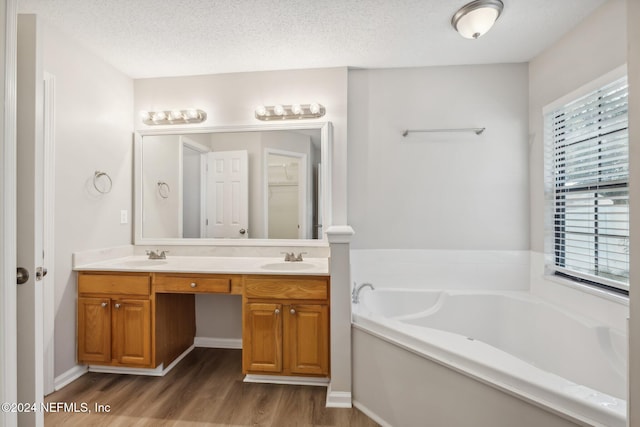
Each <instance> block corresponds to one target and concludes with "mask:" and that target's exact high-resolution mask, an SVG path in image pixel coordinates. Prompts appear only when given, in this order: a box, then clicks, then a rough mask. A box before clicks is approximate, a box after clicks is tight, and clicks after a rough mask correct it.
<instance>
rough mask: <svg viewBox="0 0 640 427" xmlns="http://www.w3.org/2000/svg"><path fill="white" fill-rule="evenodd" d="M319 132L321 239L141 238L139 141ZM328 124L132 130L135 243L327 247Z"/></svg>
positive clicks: (329, 129) (329, 208)
mask: <svg viewBox="0 0 640 427" xmlns="http://www.w3.org/2000/svg"><path fill="white" fill-rule="evenodd" d="M304 129H318V130H320V141H321V142H320V151H321V153H320V162H321V164H322V166H321V186H322V195H321V196H322V197H321V200H322V230H323V231H322V238H321V239H320V238H319V239H251V238H249V239H221V238H217V239H216V238H149V237H143V236H142V139H143V137H145V136H154V135H189V134H199V133H231V132H266V131H286V130H304ZM332 134H333V132H332V125H331V122H317V123H308V122H306V123H290V122H287V123H282V124H278V125H270V124H269V125H249V126H224V127H222V126H220V127H218V126H216V127H197V128H184V127H182V128H162V129H139V130H136V131H135V139H134V156H133V166H134V167H133V177H134V180H133V181H134V191H133V199H134V211H133V213H134V244H136V245H157V246H320V247H324V246H328V245H329V242H328V240H327V233H326V230H328V229H329V227H330V226H331V223H332V218H331V212H332V210H331V206H332V204H331V171H332V168H331V157H332V155H331V153H332V144H333V141H332V136H333V135H332Z"/></svg>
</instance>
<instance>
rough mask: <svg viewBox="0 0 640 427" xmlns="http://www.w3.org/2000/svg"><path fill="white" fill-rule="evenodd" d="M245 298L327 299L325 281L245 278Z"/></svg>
mask: <svg viewBox="0 0 640 427" xmlns="http://www.w3.org/2000/svg"><path fill="white" fill-rule="evenodd" d="M245 295H246V296H247V298H278V299H314V300H325V299H327V298H328V297H329V291H328V286H327V280H326V279H307V278H304V279H294V278H267V277H265V278H247V279H246V281H245Z"/></svg>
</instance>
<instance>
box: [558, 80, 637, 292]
mask: <svg viewBox="0 0 640 427" xmlns="http://www.w3.org/2000/svg"><path fill="white" fill-rule="evenodd" d="M627 95H628V86H627V78H626V77H623V78H621V79H618V80H616V81H614V82H613V83H611V84H608V85H606V86H604V87H602V88H600V89H598V90H596V91H594V92H591V93H589V94H588V95H586V96H583V97H581V98H579V99H577V100H575V101H573V102H571V103H569V104H566V105H564V106H563V107H560V108H557V109H555V110H553V111H551V112H550V113H548V114H547V117H546V124H547V135H548V137H550V139H551V143H552V144H551V145H552V156H551V157H552V163H553V165H552V176H553V183H552V184H553V190H552V191H553V242H554V243H553V252H554V253H553V257H554V260H555V266H554V267H555V270H556V271H558V272H561V273H563V274H566V275H570V276H573V277H577V278H580V279H586V280H589V281H593V282H595V283H599V284H603V285H606V286H613V287H615V288H618V289H623V290H628V289H629V186H628V176H629V134H628V118H627V116H628V115H627V108H628V105H627Z"/></svg>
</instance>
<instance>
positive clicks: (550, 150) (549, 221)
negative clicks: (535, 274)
mask: <svg viewBox="0 0 640 427" xmlns="http://www.w3.org/2000/svg"><path fill="white" fill-rule="evenodd" d="M626 76H627V67H626V65H622V66H620V67H618V68H616V69H614V70H612V71H611V72H609V73H607V74H605V75H603V76H601V77H599V78H597V79H595V80H593V81H591V82H589V83H587V84H586V85H584V86H582V87H580V88H578V89H576V90H574V91H572V92H571V93H569V94H567V95H565V96H563V97H561V98H559V99H557V100H556V101H554V102H552V103H550V104H548V105H547V106H545V107H544V108H543V111H542V113H543V129H544V135H543V136H544V138H543V140H544V175H545V176H544V182H545V274H546V275H554V276H556V277H558V278H563V279H566V280H571V281H573V282H575V283H579V284H581V285H586V286H589V287H596V288H599V289H602V290H606V291H611V292H614V293H617V294H623V295H628V294H629V283H628V281H627V283H624V282H620V281H617V280H612V279H608V278H606V277H603V276H598V275H592V274H588V273H583V272H580V271H576V270H572V269H570V268H565V267H563V266H561V265H558V264H562V260H561V258H562V257H563V254H565V252H563V253H562V254H560V253H558V250H557V245H558V241H559V240H558V239H560V240H561V241H562V242H564V240H565V235H566V233H564V232H563V231H561V230H557V227H556V221H557V220H558V218H557V217H556V215H557V211H556V207H557V197H558V194H559V193H558V192H557V188H556V176H557V175H556V165H555V160H556V157H555V148H556V146H555V142H556V141H555V138H554V136H553V123H552V120H553V119H552V118H551V117H550V116H551V115H552V114H553V113H555V112H557V111H558V110H560V109H562V108H564V107H565V106H567V105H569V104H571V103H573V102H575V101H578V100H580V99H581V98H584V97H586V96H589V95H591V94H593V93H594V92H597V91H599V90H601V89H603V88H604V87H606V86H608V85H611V84H612V83H614V82H616V81H617V80H619V79H621V78H623V77H626ZM627 120H628V111H627ZM628 144H629V141H628V139H627V149H628ZM628 185H629V176H628V174H627V176H626V181H625V182H622V183H620V182H617V183H611V184H605V185H604V186H603V187H608V186H611V187H612V188H613V187H620V186H621V187H623V188H626V189H627V193H628ZM578 187H580V188H581V189H582V190H583V191H585V190H586V189H587V187H589V185H584V184H583V185H581V186H578ZM600 188H601V187H599V188H598V189H600ZM565 189H566V188H565ZM569 191H571V190H569ZM569 191H567V194H568V193H569ZM594 191H596V190H595V189H594ZM560 194H563V193H560ZM627 196H628V195H627ZM562 197H565V196H562ZM594 200H595V198H594ZM596 212H597V209H596ZM560 220H561V221H564V220H565V217H564V216H563V217H562V218H560ZM595 221H596V223H595V227H596V229H597V227H598V224H597V219H596V220H595ZM627 221H628V219H627ZM627 227H629V223H628V222H627ZM593 234H594V236H598V233H597V232H594V233H593ZM563 244H564V243H562V245H563ZM627 257H628V252H627ZM627 259H628V258H627ZM594 264H595V263H594Z"/></svg>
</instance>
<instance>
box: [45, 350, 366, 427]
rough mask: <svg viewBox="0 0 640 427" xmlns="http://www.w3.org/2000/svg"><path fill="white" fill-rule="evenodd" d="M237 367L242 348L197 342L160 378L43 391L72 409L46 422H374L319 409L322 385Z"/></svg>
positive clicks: (338, 425)
mask: <svg viewBox="0 0 640 427" xmlns="http://www.w3.org/2000/svg"><path fill="white" fill-rule="evenodd" d="M241 370H242V355H241V351H240V350H223V349H207V348H196V349H194V350H193V351H192V352H191V353H190V354H189V355H188V356H187V357H186V358H185V359H184V360H182V362H180V363H179V364H178V365H177V366H176V367H175V368H174V369H173V370H172V371H171V372H169V373H168V374H167V375H166V376H164V377H147V376H137V375H116V374H96V373H88V374H85V375H84V376H82V377H81V378H79V379H78V380H76V381H74V382H73V383H71V384H69V385H68V386H66V387H65V388H63V389H62V390H60V391H57V392H55V393H53V394H51V395H49V396H47V398H46V399H45V401H46V402H62V403H66V404H67V409H70V404H73V403H74V402H75V403H76V407H77V411H78V412H68V411H67V412H64V411H63V410H62V409H61V411H62V412H58V413H46V414H45V426H47V427H49V426H63V425H64V426H73V425H79V426H109V427H112V426H127V427H128V426H234V427H236V426H237V427H240V426H274V427H287V426H291V427H303V426H334V427H343V426H344V427H360V426H363V427H366V426H377V425H378V424H376V423H375V422H373V421H371V420H370V419H369V418H368V417H367V416H366V415H364V414H363V413H362V412H360V411H358V410H357V409H355V408H353V409H338V408H325V398H326V388H325V387H310V386H287V385H273V384H251V383H244V382H242V379H243V375H242V373H241ZM83 404H84V405H86V406H83ZM96 405H109V412H102V413H100V412H96ZM85 407H86V409H88V410H90V411H91V412H86V413H83V412H80V411H82V410H83V408H85Z"/></svg>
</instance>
